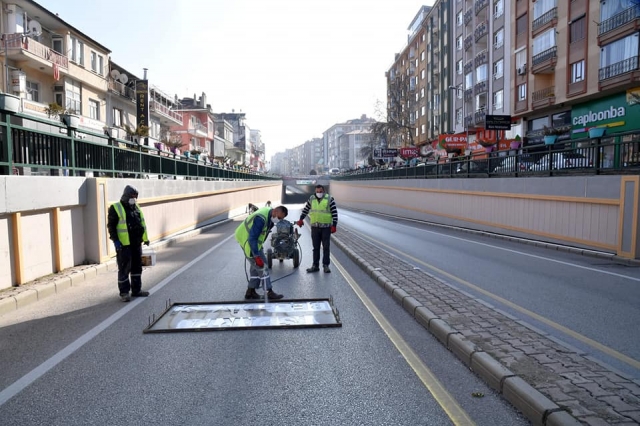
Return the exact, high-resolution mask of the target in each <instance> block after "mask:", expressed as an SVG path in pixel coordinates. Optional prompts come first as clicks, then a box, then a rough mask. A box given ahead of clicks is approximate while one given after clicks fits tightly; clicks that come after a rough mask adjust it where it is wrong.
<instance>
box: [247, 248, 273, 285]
mask: <svg viewBox="0 0 640 426" xmlns="http://www.w3.org/2000/svg"><path fill="white" fill-rule="evenodd" d="M258 256H260V257H261V258H262V262H263V263H264V269H261V268H258V266H257V265H256V261H255V259H254V258H253V257H252V258H251V259H247V260H248V261H249V288H260V281H262V279H261V278H259V277H261V276H262V275H263V274H264V273H265V272H266V273H267V274H268V273H269V266H268V265H267V257H266V256H265V255H264V252H263V251H262V250H260V252H259V253H258ZM252 277H255V278H252ZM264 281H265V283H264V286H265V288H266V289H267V291H269V290H271V277H267V278H266V279H265V280H264Z"/></svg>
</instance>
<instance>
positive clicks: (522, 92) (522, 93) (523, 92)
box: [518, 83, 527, 101]
mask: <svg viewBox="0 0 640 426" xmlns="http://www.w3.org/2000/svg"><path fill="white" fill-rule="evenodd" d="M525 99H527V83H523V84H519V85H518V100H519V101H524V100H525Z"/></svg>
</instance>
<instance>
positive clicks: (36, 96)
mask: <svg viewBox="0 0 640 426" xmlns="http://www.w3.org/2000/svg"><path fill="white" fill-rule="evenodd" d="M39 92H40V85H39V84H38V83H35V82H33V81H27V99H28V100H30V101H34V102H40V93H39Z"/></svg>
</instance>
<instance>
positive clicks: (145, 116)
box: [136, 80, 149, 127]
mask: <svg viewBox="0 0 640 426" xmlns="http://www.w3.org/2000/svg"><path fill="white" fill-rule="evenodd" d="M136 119H137V127H140V126H146V127H149V83H148V81H147V80H138V81H136Z"/></svg>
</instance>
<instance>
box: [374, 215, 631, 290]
mask: <svg viewBox="0 0 640 426" xmlns="http://www.w3.org/2000/svg"><path fill="white" fill-rule="evenodd" d="M373 213H375V214H376V215H380V216H386V217H393V218H397V219H402V220H406V221H409V222H416V223H420V224H424V225H428V223H425V222H423V221H420V220H417V219H411V218H400V217H397V216H392V215H386V214H383V213H376V212H373ZM394 224H395V225H397V226H402V227H404V228H408V229H411V230H413V231H415V230H416V229H419V230H420V231H422V232H427V233H429V234H434V235H438V236H440V237H445V238H452V239H454V240H459V241H464V242H465V243H473V244H477V245H480V246H485V247H491V248H494V249H497V250H502V251H506V252H509V253H515V254H519V255H522V256H528V257H533V258H535V259H540V260H546V261H548V262H554V263H558V264H560V265H565V266H572V267H574V268H578V269H584V270H587V271H593V272H599V273H601V274H605V275H611V276H614V277H618V278H624V279H627V280H631V281H636V282H640V278H636V277H632V276H629V275H623V274H618V273H616V272H611V271H605V270H602V269H597V268H592V267H590V266H582V265H577V264H575V263H571V262H566V261H563V260H558V259H553V258H550V257H544V256H538V255H536V254H531V253H525V252H522V251H518V250H514V249H508V248H505V247H500V246H494V245H492V244H488V243H481V242H479V241H474V240H469V239H466V238H461V237H454V236H452V235H446V234H442V233H439V232H434V231H428V230H426V229H421V228H413V227H411V226H407V225H403V224H401V223H397V222H394ZM452 228H453V229H455V227H453V226H452Z"/></svg>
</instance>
